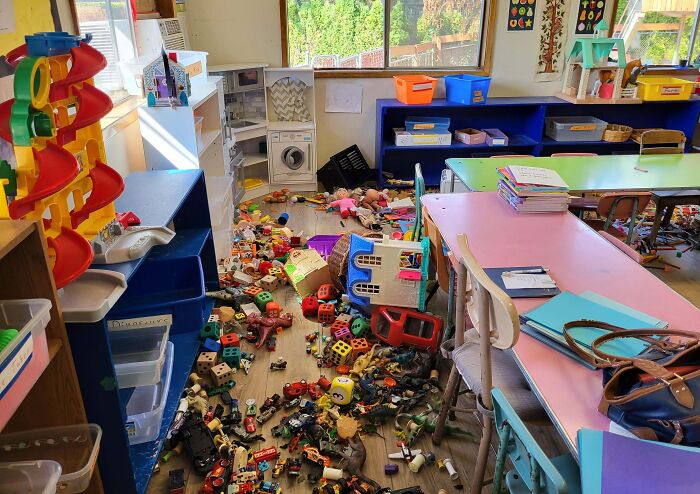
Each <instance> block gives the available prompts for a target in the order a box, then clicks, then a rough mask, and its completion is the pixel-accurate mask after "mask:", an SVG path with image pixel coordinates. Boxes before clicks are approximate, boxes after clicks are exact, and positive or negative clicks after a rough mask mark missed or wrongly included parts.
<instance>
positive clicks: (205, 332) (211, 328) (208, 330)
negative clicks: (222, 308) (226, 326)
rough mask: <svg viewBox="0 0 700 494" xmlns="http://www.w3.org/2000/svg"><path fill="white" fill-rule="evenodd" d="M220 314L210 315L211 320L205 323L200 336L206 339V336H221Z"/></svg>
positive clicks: (213, 337)
mask: <svg viewBox="0 0 700 494" xmlns="http://www.w3.org/2000/svg"><path fill="white" fill-rule="evenodd" d="M219 334H220V329H219V316H216V315H213V314H212V315H211V316H209V321H208V322H207V323H206V324H205V325H204V327H203V328H202V330H201V331H200V332H199V338H200V339H202V340H204V339H206V338H212V339H214V340H216V339H218V338H219Z"/></svg>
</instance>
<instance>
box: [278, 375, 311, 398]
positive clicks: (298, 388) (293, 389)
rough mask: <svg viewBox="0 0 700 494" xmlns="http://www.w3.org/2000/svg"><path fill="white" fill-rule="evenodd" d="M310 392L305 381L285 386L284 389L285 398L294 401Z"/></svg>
mask: <svg viewBox="0 0 700 494" xmlns="http://www.w3.org/2000/svg"><path fill="white" fill-rule="evenodd" d="M308 390H309V385H308V384H306V381H304V380H303V379H302V380H301V381H297V382H295V383H287V384H285V385H284V387H283V388H282V393H283V394H284V397H285V398H287V399H288V400H292V399H294V398H298V397H299V396H302V395H303V394H305V393H306V392H307V391H308Z"/></svg>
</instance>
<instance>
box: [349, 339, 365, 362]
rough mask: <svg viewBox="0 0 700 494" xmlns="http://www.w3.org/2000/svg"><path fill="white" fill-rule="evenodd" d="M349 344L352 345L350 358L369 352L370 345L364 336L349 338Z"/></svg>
mask: <svg viewBox="0 0 700 494" xmlns="http://www.w3.org/2000/svg"><path fill="white" fill-rule="evenodd" d="M350 346H351V347H352V359H353V360H355V359H356V358H357V357H359V356H360V355H364V354H365V353H367V352H369V349H370V345H369V341H367V339H365V338H355V339H353V340H350Z"/></svg>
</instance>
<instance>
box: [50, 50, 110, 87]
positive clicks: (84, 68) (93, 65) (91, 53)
mask: <svg viewBox="0 0 700 494" xmlns="http://www.w3.org/2000/svg"><path fill="white" fill-rule="evenodd" d="M70 53H71V58H72V62H73V65H72V66H71V68H70V71H69V72H68V75H67V76H66V78H65V79H63V80H60V81H56V82H54V83H52V84H51V92H50V93H49V99H50V100H51V101H57V100H61V99H66V98H67V97H68V93H69V89H70V86H71V85H72V84H76V83H78V82H83V81H85V80H87V79H90V78H92V77H94V76H95V74H97V73H98V72H100V71H101V70H102V69H104V68H105V67H107V59H106V58H105V57H104V55H102V53H100V51H99V50H96V49H95V48H93V47H92V46H90V45H88V44H87V43H85V42H82V43H80V46H79V47H77V48H71V50H70Z"/></svg>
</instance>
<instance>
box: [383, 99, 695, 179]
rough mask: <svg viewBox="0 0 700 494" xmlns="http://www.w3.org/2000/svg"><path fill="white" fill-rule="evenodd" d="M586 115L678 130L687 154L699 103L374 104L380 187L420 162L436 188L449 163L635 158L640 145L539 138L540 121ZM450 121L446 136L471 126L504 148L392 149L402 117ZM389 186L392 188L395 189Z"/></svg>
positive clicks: (505, 101) (513, 101) (509, 101)
mask: <svg viewBox="0 0 700 494" xmlns="http://www.w3.org/2000/svg"><path fill="white" fill-rule="evenodd" d="M577 115H581V116H583V115H590V116H594V117H597V118H600V119H602V120H604V121H606V122H608V123H611V124H622V125H629V126H630V127H633V128H664V129H674V130H682V131H683V132H685V134H686V136H687V137H688V144H687V148H686V151H687V152H691V151H692V147H691V144H690V141H691V139H692V136H693V134H694V133H695V126H696V125H697V123H698V117H699V116H700V99H692V100H689V101H674V102H647V103H642V104H641V105H574V104H571V103H569V102H567V101H564V100H561V99H559V98H555V97H521V98H489V99H488V100H487V101H486V104H485V105H471V106H470V105H460V104H457V103H452V102H449V101H447V100H444V99H441V100H433V102H432V103H430V104H428V105H406V104H403V103H400V102H399V101H397V100H395V99H379V100H377V127H376V129H377V136H376V143H375V166H376V168H377V173H378V177H377V180H378V181H379V184H380V186H381V187H392V186H391V185H389V184H388V183H387V182H386V180H385V177H384V176H383V173H384V172H388V173H390V174H392V175H393V177H394V178H396V179H401V180H413V178H414V177H413V175H414V166H415V164H416V163H420V164H421V166H422V169H423V176H424V177H425V182H426V185H428V186H433V187H434V186H438V185H439V184H440V176H441V174H442V170H444V169H445V160H446V159H448V158H483V157H487V156H493V155H497V154H531V155H534V156H550V155H551V154H552V153H571V152H590V153H596V154H637V153H638V152H639V144H637V143H636V142H634V141H632V140H629V141H626V142H605V141H584V142H573V141H554V140H552V139H550V138H549V137H547V136H545V135H544V128H545V118H546V117H554V116H577ZM413 116H424V117H428V116H430V117H449V118H450V119H451V123H450V131H451V132H453V133H454V131H455V130H458V129H463V128H466V127H472V128H476V129H487V128H497V129H501V130H502V131H504V132H505V133H506V134H507V135H508V137H509V142H508V145H507V146H487V145H486V144H482V145H474V146H469V145H466V144H463V143H461V142H458V141H455V140H454V139H453V143H452V145H450V146H407V147H399V146H396V145H395V144H394V129H395V128H401V127H404V126H405V121H406V118H407V117H413ZM393 187H396V186H395V185H394V186H393Z"/></svg>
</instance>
